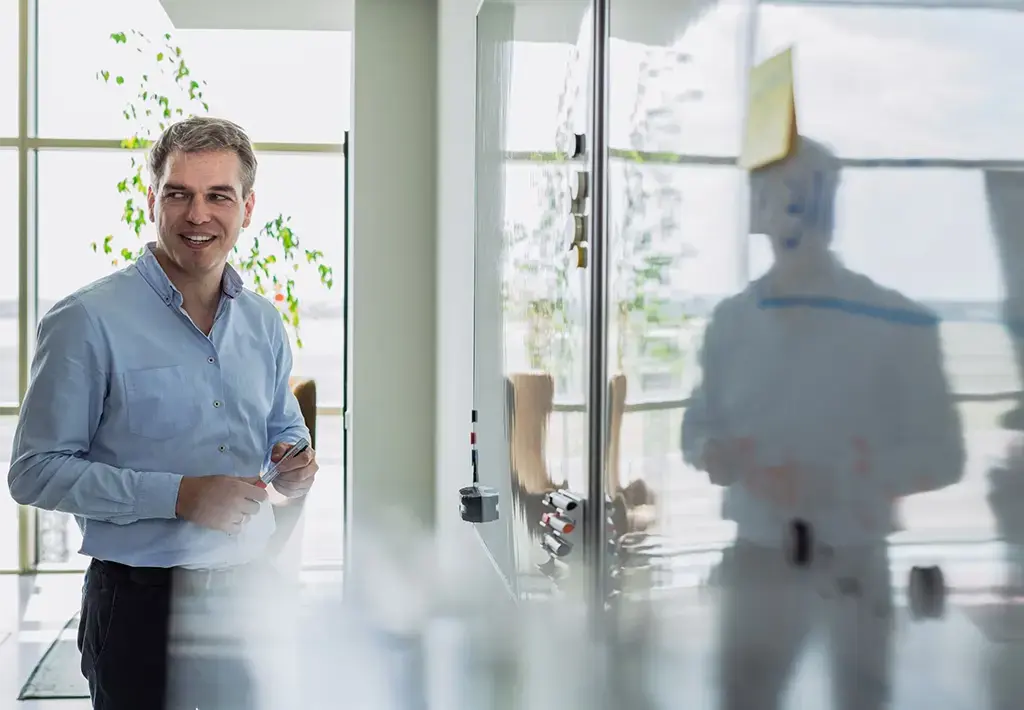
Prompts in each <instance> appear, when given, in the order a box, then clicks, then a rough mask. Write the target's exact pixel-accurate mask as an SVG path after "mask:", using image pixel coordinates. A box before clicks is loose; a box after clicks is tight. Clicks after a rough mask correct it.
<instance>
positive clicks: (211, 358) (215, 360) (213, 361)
mask: <svg viewBox="0 0 1024 710" xmlns="http://www.w3.org/2000/svg"><path fill="white" fill-rule="evenodd" d="M206 361H207V362H208V363H210V364H211V365H212V364H213V363H215V362H217V358H215V357H208V358H206Z"/></svg>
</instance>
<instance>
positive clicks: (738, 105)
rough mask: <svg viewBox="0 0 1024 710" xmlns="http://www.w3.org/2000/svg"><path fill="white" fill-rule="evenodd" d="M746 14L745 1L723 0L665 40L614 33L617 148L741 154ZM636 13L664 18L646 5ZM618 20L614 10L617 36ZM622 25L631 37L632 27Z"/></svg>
mask: <svg viewBox="0 0 1024 710" xmlns="http://www.w3.org/2000/svg"><path fill="white" fill-rule="evenodd" d="M747 15H748V13H747V11H746V9H745V6H744V4H743V3H740V2H731V1H730V0H723V1H722V2H721V3H719V4H717V5H715V6H714V7H713V8H712V9H709V10H708V11H707V13H706V14H703V15H701V16H700V18H699V19H697V20H696V21H693V22H692V24H688V23H689V22H691V20H692V17H690V15H689V13H687V17H686V21H685V23H684V24H682V25H681V27H683V28H685V29H684V31H682V32H681V33H680V34H679V36H678V37H677V38H676V39H674V40H671V41H669V42H666V43H664V44H649V43H646V42H644V43H639V42H634V41H628V40H626V39H613V40H612V42H611V49H610V51H609V61H610V64H611V77H610V79H609V82H610V92H611V97H610V101H609V121H610V126H609V134H610V138H609V142H610V144H611V146H612V148H631V149H633V150H640V151H648V152H655V153H679V154H690V155H715V156H730V155H736V154H738V153H739V136H740V120H741V118H742V101H741V99H742V97H741V95H740V91H739V89H740V87H741V86H742V82H741V79H742V76H743V62H742V59H743V57H742V50H743V41H742V40H743V32H744V28H745V25H746V22H745V18H746V17H747ZM636 16H637V18H639V17H646V23H647V24H650V22H651V20H652V17H653V18H654V21H659V20H661V21H663V20H664V18H662V17H657V16H656V15H653V16H652V15H651V14H650V13H649V11H645V10H640V11H637V12H636ZM634 19H636V18H634ZM614 20H615V17H614V15H613V23H612V34H613V36H614V35H618V34H619V30H618V29H617V27H616V25H615V21H614ZM625 24H627V25H628V24H629V23H625ZM632 24H634V25H635V24H637V23H636V22H634V23H632ZM632 29H634V30H636V28H635V27H634V28H632ZM621 31H622V33H624V34H627V36H631V35H629V34H628V29H627V27H623V28H622V30H621Z"/></svg>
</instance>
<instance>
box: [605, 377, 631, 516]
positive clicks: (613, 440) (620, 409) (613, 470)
mask: <svg viewBox="0 0 1024 710" xmlns="http://www.w3.org/2000/svg"><path fill="white" fill-rule="evenodd" d="M625 414H626V376H625V375H623V374H622V373H619V374H617V375H612V378H611V379H610V380H609V381H608V460H607V462H606V464H607V465H606V468H605V474H604V481H605V490H606V492H607V493H608V495H609V496H611V497H612V498H614V497H615V496H616V495H618V493H619V490H621V488H622V478H621V472H620V470H619V460H620V458H621V454H620V453H619V447H620V442H621V440H622V419H623V417H624V416H625Z"/></svg>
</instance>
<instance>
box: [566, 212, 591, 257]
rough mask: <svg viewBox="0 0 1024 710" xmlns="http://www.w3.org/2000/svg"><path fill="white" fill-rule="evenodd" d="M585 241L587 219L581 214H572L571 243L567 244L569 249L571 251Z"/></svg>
mask: <svg viewBox="0 0 1024 710" xmlns="http://www.w3.org/2000/svg"><path fill="white" fill-rule="evenodd" d="M586 241H587V219H586V217H584V216H583V215H581V214H574V215H573V216H572V241H571V242H569V249H570V250H571V249H572V248H573V247H575V246H576V245H577V244H582V243H584V242H586Z"/></svg>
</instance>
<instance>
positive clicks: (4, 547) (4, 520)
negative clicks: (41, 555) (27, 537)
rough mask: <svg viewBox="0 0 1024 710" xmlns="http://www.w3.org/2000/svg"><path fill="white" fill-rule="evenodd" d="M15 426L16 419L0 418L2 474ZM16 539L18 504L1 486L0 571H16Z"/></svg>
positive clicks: (0, 463) (9, 463) (7, 464)
mask: <svg viewBox="0 0 1024 710" xmlns="http://www.w3.org/2000/svg"><path fill="white" fill-rule="evenodd" d="M17 425H18V418H17V417H9V416H8V417H0V468H2V469H3V471H4V472H6V471H7V469H9V468H10V467H11V447H12V446H13V444H14V428H15V427H16V426H17ZM5 483H6V481H5ZM18 538H19V535H18V504H17V503H15V502H14V499H12V498H11V491H10V489H9V488H8V487H7V486H6V485H3V486H0V570H15V569H18V562H19V560H18Z"/></svg>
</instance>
